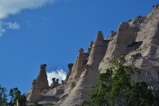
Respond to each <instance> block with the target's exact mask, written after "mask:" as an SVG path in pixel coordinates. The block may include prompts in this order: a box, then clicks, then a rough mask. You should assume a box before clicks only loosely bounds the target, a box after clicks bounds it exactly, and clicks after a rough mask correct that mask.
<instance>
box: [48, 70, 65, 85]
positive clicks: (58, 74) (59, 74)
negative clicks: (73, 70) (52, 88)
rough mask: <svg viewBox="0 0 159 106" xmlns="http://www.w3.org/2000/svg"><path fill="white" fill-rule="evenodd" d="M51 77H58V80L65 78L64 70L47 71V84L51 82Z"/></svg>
mask: <svg viewBox="0 0 159 106" xmlns="http://www.w3.org/2000/svg"><path fill="white" fill-rule="evenodd" d="M52 78H56V79H57V78H58V79H59V81H60V82H61V80H65V78H66V72H65V71H63V70H62V69H59V70H56V71H51V72H47V79H48V82H49V85H50V84H51V83H52Z"/></svg>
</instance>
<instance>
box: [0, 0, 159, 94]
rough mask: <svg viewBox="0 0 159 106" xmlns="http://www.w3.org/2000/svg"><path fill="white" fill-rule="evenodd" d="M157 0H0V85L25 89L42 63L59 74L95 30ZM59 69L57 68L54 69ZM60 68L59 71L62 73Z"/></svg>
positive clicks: (140, 12)
mask: <svg viewBox="0 0 159 106" xmlns="http://www.w3.org/2000/svg"><path fill="white" fill-rule="evenodd" d="M157 3H158V0H149V1H142V0H140V1H139V0H118V1H117V0H109V1H108V0H12V1H11V0H0V78H1V80H0V84H1V85H2V86H4V87H6V88H7V89H8V90H9V89H10V88H13V87H18V88H19V89H20V90H21V91H22V93H25V92H28V91H29V90H30V88H31V83H32V81H33V79H35V78H36V77H37V75H38V72H39V66H40V64H43V63H46V64H47V71H48V72H50V74H49V75H50V76H49V77H53V76H59V74H60V75H63V76H59V77H64V75H65V72H67V70H68V68H67V64H68V63H73V62H74V61H75V59H76V57H77V55H78V50H79V48H84V50H86V49H87V48H88V47H89V42H90V41H91V40H92V41H94V39H95V37H96V34H97V32H98V31H99V30H102V31H103V34H104V36H105V37H106V36H108V35H109V34H110V32H111V31H112V30H114V31H116V30H117V28H118V25H119V24H120V22H124V21H127V20H129V19H132V18H134V17H136V16H138V15H145V14H148V13H150V12H151V10H152V5H154V4H157ZM56 70H60V71H59V72H57V73H56V72H55V71H56ZM62 70H64V71H62Z"/></svg>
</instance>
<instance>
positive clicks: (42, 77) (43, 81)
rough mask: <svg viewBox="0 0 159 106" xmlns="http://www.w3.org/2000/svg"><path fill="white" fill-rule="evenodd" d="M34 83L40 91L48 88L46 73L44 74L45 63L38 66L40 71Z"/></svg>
mask: <svg viewBox="0 0 159 106" xmlns="http://www.w3.org/2000/svg"><path fill="white" fill-rule="evenodd" d="M36 83H37V86H38V88H39V90H40V92H42V91H43V90H44V89H49V85H48V80H47V75H46V64H42V65H41V66H40V72H39V75H38V76H37V78H36Z"/></svg>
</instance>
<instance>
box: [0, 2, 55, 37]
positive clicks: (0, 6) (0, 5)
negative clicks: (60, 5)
mask: <svg viewBox="0 0 159 106" xmlns="http://www.w3.org/2000/svg"><path fill="white" fill-rule="evenodd" d="M55 1H56V0H0V36H2V34H3V33H4V32H6V30H7V28H8V29H16V30H17V29H20V26H19V24H18V23H17V22H14V23H13V22H7V23H5V22H3V19H5V18H7V17H9V16H10V15H15V14H17V13H20V12H21V10H24V9H35V8H40V7H42V6H44V5H46V4H48V3H54V2H55ZM6 26H7V27H6ZM4 27H5V28H4Z"/></svg>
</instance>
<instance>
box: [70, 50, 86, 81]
mask: <svg viewBox="0 0 159 106" xmlns="http://www.w3.org/2000/svg"><path fill="white" fill-rule="evenodd" d="M88 56H89V54H87V53H84V50H83V49H82V48H81V49H80V50H79V55H78V57H77V59H76V61H75V63H74V65H73V67H72V71H71V74H70V76H69V79H68V81H74V80H78V79H79V77H80V75H81V73H82V71H83V68H84V66H85V64H86V63H87V58H88Z"/></svg>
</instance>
